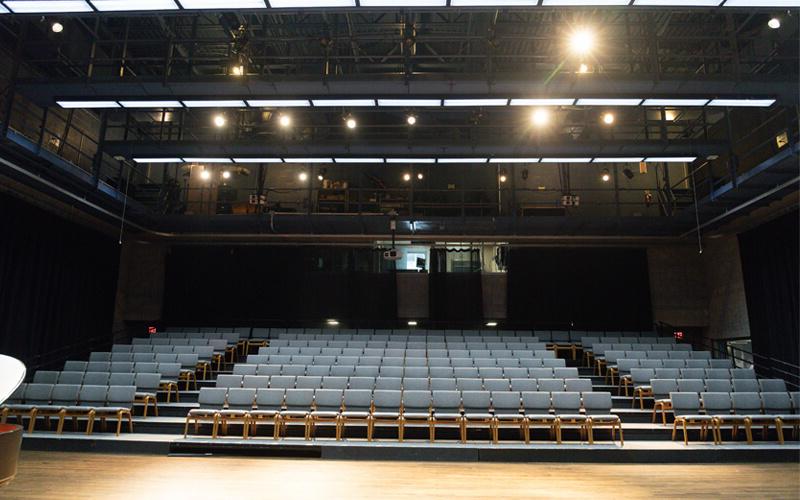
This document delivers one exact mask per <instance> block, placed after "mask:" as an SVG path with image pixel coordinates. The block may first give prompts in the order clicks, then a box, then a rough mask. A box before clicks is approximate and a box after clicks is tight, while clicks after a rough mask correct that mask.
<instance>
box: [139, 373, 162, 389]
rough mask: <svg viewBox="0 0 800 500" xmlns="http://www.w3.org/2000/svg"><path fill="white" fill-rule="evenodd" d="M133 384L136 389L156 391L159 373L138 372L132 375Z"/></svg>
mask: <svg viewBox="0 0 800 500" xmlns="http://www.w3.org/2000/svg"><path fill="white" fill-rule="evenodd" d="M134 385H136V389H137V390H142V391H157V390H158V389H159V386H160V385H161V374H160V373H145V372H139V373H136V374H135V375H134Z"/></svg>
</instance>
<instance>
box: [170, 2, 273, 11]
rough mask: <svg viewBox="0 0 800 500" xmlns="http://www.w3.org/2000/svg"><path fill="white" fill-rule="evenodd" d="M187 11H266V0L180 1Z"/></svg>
mask: <svg viewBox="0 0 800 500" xmlns="http://www.w3.org/2000/svg"><path fill="white" fill-rule="evenodd" d="M180 2H181V5H182V6H183V8H184V9H186V10H201V9H264V8H266V7H267V4H265V3H264V0H180Z"/></svg>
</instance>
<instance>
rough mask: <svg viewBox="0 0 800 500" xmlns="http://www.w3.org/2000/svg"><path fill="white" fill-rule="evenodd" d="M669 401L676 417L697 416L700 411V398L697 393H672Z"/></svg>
mask: <svg viewBox="0 0 800 500" xmlns="http://www.w3.org/2000/svg"><path fill="white" fill-rule="evenodd" d="M669 399H670V401H672V411H673V412H674V413H675V415H676V416H680V415H689V414H697V413H698V412H699V411H700V396H698V393H697V392H670V393H669Z"/></svg>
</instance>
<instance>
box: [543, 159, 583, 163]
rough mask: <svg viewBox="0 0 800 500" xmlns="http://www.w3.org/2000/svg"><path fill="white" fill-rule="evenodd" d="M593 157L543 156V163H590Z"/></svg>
mask: <svg viewBox="0 0 800 500" xmlns="http://www.w3.org/2000/svg"><path fill="white" fill-rule="evenodd" d="M591 161H592V159H591V158H542V159H541V160H540V162H541V163H589V162H591Z"/></svg>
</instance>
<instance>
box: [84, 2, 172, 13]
mask: <svg viewBox="0 0 800 500" xmlns="http://www.w3.org/2000/svg"><path fill="white" fill-rule="evenodd" d="M90 1H91V3H92V5H93V6H94V8H95V9H97V10H98V11H100V12H124V11H142V10H178V4H176V3H175V2H174V1H173V0H136V1H135V2H132V1H131V0H90Z"/></svg>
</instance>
